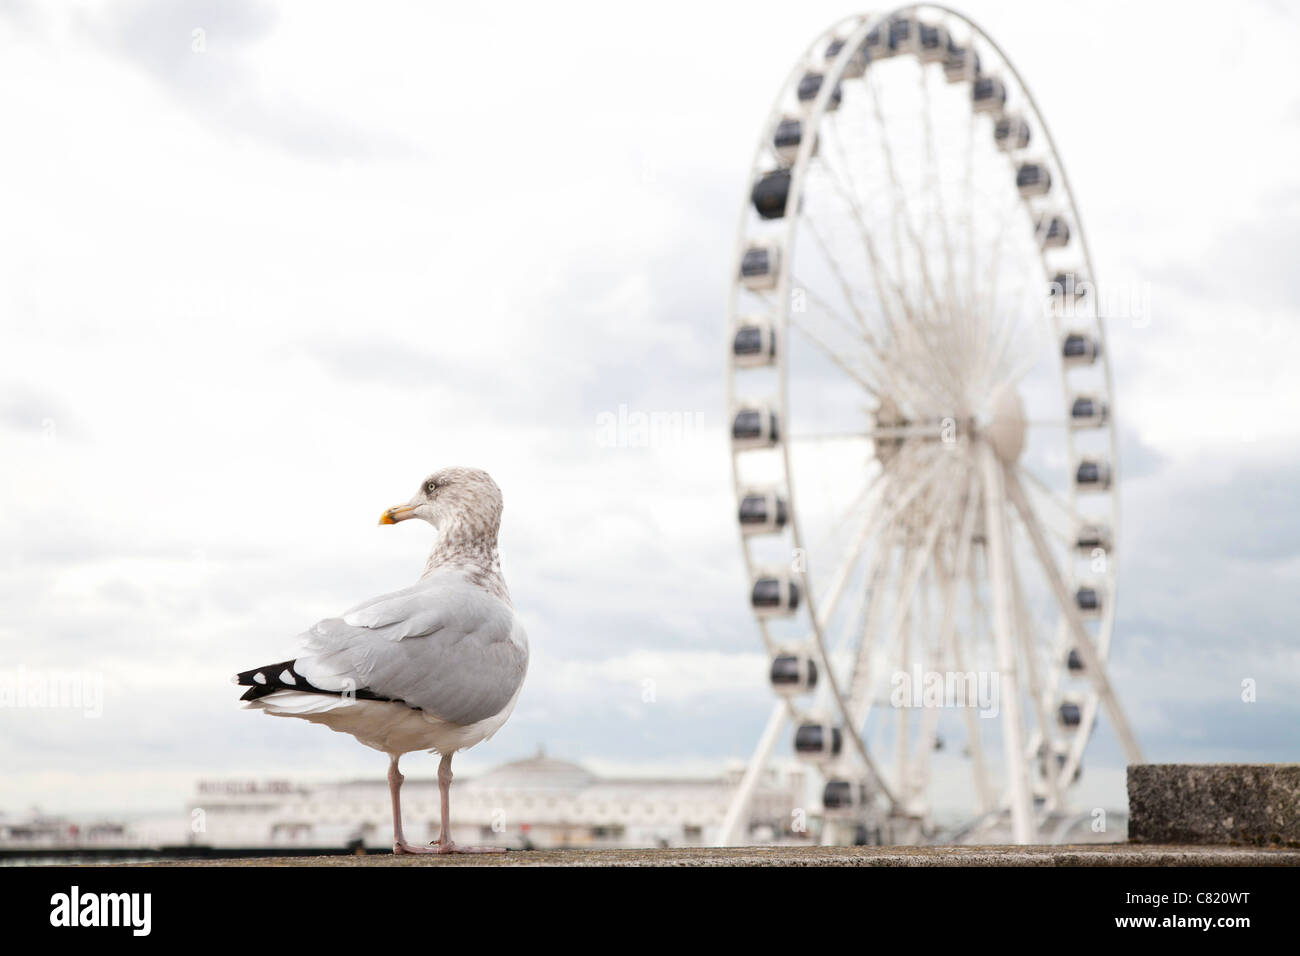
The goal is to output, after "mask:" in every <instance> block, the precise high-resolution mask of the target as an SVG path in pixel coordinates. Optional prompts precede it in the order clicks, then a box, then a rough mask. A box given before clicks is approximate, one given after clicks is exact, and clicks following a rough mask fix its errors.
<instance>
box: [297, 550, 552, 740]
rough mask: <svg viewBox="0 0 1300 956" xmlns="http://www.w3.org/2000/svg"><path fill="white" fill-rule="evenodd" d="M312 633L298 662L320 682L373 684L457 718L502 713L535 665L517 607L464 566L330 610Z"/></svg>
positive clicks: (385, 693)
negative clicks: (339, 612) (338, 611)
mask: <svg viewBox="0 0 1300 956" xmlns="http://www.w3.org/2000/svg"><path fill="white" fill-rule="evenodd" d="M302 640H303V648H304V653H303V654H302V655H301V656H299V657H298V659H297V661H296V662H295V665H294V666H295V668H296V670H297V671H298V673H299V674H301V675H302V676H303V677H305V678H306V679H307V680H308V681H310V682H311V683H312V684H314V685H315V686H317V687H320V688H322V689H324V690H335V691H347V690H349V689H351V690H354V691H359V690H369V691H371V692H373V693H374V694H376V695H378V696H380V697H386V698H388V699H390V700H400V701H404V702H405V703H407V704H408V705H410V706H412V707H418V708H420V709H421V710H423V711H425V712H427V713H429V714H432V715H433V716H435V717H439V718H441V719H443V720H446V721H450V722H451V723H456V724H472V723H474V722H476V721H479V720H484V719H485V718H488V717H491V716H493V715H495V714H498V713H500V712H501V710H502V708H504V707H505V706H506V704H508V703H509V702H510V699H511V698H512V697H514V695H515V692H516V691H517V690H518V689H519V685H520V684H521V683H522V682H523V679H524V672H525V670H527V668H528V641H527V638H526V637H525V636H524V632H523V628H521V627H520V626H519V623H518V621H517V619H516V617H515V613H514V610H513V609H512V608H511V607H510V606H509V605H508V604H506V603H505V602H504V601H501V600H499V599H498V598H496V597H494V596H493V595H491V594H489V593H488V592H487V591H484V590H483V589H482V588H480V587H477V586H476V585H474V584H471V583H470V582H469V581H467V580H466V579H465V577H464V576H463V575H462V574H460V573H459V572H455V571H445V572H438V573H435V574H431V575H429V577H427V578H423V579H421V580H420V581H419V582H417V583H416V584H414V585H412V586H411V587H408V588H403V589H402V590H400V591H394V592H392V593H391V594H385V595H382V596H381V597H377V598H374V599H372V600H370V601H366V602H365V603H363V604H360V605H358V606H357V607H355V608H353V609H352V610H350V611H348V612H347V613H346V614H344V615H343V616H342V617H333V618H326V619H325V620H323V621H320V622H318V623H317V624H315V625H313V626H312V628H311V629H310V630H309V631H307V632H306V633H305V634H303V635H302Z"/></svg>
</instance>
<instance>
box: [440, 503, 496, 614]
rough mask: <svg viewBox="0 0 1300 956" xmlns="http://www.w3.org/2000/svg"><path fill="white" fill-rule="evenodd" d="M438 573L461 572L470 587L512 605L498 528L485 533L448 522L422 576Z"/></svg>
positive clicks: (459, 523)
mask: <svg viewBox="0 0 1300 956" xmlns="http://www.w3.org/2000/svg"><path fill="white" fill-rule="evenodd" d="M476 532H477V533H476ZM435 571H460V572H462V573H463V574H464V575H465V577H466V579H467V580H468V581H469V582H470V583H471V584H474V585H475V586H477V587H481V588H482V589H483V590H485V591H487V592H488V593H489V594H491V595H493V596H494V597H497V598H499V599H501V600H502V601H504V602H505V603H506V604H510V603H511V602H510V591H509V589H508V588H506V580H505V578H504V577H502V575H501V552H500V551H499V550H498V548H497V529H496V527H495V526H493V527H492V528H491V531H490V532H488V533H484V529H482V528H478V529H475V528H474V527H472V526H471V525H469V524H467V523H463V522H451V523H448V524H447V526H446V527H444V528H443V529H442V530H441V531H440V532H439V534H438V540H437V541H436V542H434V545H433V550H432V551H430V552H429V559H428V560H427V561H426V562H425V563H424V573H423V574H421V575H420V577H422V578H425V577H428V576H429V575H430V574H433V573H434V572H435ZM512 606H513V605H512Z"/></svg>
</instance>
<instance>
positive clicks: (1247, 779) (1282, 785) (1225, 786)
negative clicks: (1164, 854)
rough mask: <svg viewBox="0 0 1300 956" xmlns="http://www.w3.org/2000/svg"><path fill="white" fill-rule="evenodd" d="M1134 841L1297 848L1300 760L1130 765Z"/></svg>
mask: <svg viewBox="0 0 1300 956" xmlns="http://www.w3.org/2000/svg"><path fill="white" fill-rule="evenodd" d="M1128 836H1129V840H1130V841H1132V842H1133V843H1162V844H1168V843H1182V844H1200V845H1211V844H1217V845H1221V846H1222V845H1248V846H1274V847H1300V764H1294V763H1266V764H1226V763H1225V764H1137V765H1134V766H1130V767H1129V768H1128Z"/></svg>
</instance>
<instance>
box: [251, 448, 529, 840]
mask: <svg viewBox="0 0 1300 956" xmlns="http://www.w3.org/2000/svg"><path fill="white" fill-rule="evenodd" d="M501 503H502V502H501V489H500V488H498V487H497V485H496V482H494V481H493V480H492V478H491V476H489V475H488V473H487V472H485V471H481V470H479V469H477V468H444V469H442V470H441V471H436V472H434V473H433V474H431V475H430V476H429V477H428V478H426V479H425V480H424V481H423V482H421V484H420V490H419V491H417V492H416V493H415V497H413V498H412V499H411V500H410V501H409V502H407V503H406V504H403V505H396V506H394V507H392V508H389V509H388V510H387V511H385V512H384V513H383V515H381V516H380V518H379V523H380V524H381V525H385V524H397V523H398V522H399V521H407V520H409V519H411V518H419V519H421V520H423V521H427V522H429V524H431V525H433V526H434V528H435V529H437V532H438V537H437V540H436V541H435V542H434V546H433V551H432V552H431V553H430V554H429V560H428V561H427V562H426V564H425V566H424V573H423V574H422V575H420V579H419V580H418V581H416V582H415V584H412V585H411V586H410V587H406V588H403V589H402V590H400V591H393V592H391V593H389V594H383V595H380V596H379V597H376V598H371V599H370V600H368V601H363V602H362V603H360V604H358V605H357V606H356V607H354V608H352V609H351V610H349V611H347V612H345V613H344V614H343V615H342V616H340V617H327V618H325V619H324V620H323V621H319V622H317V623H316V624H314V625H312V627H311V628H310V629H309V630H308V631H306V632H305V633H304V634H302V635H301V637H300V641H301V646H302V652H301V653H300V654H299V656H298V657H296V658H294V659H293V660H289V661H283V662H281V663H279V664H268V665H267V666H265V667H258V668H254V669H253V670H248V671H243V672H241V673H239V674H236V675H235V678H234V681H235V683H236V684H238V685H241V686H246V687H247V688H248V690H247V691H246V692H245V693H244V695H243V697H241V698H240V700H245V701H248V704H247V705H246V707H247V708H253V709H257V710H263V711H265V712H266V713H268V714H273V715H275V716H277V717H299V718H302V719H303V720H309V721H311V722H312V723H317V724H324V725H325V726H326V727H329V728H330V729H331V730H335V731H338V732H340V733H346V734H351V735H352V736H353V737H355V738H357V740H359V741H361V743H363V744H365V745H366V746H367V747H373V748H374V749H375V750H379V751H382V752H383V753H386V754H388V761H389V763H388V792H389V795H390V797H391V798H392V802H393V852H394V853H398V854H401V853H504V852H505V850H504V848H502V847H462V846H457V845H456V844H455V843H453V842H452V839H451V819H450V816H451V811H450V793H451V780H452V773H451V758H452V755H453V754H454V753H456V751H458V750H464V749H466V748H468V747H472V746H474V745H475V744H477V743H479V742H480V741H483V740H486V739H488V738H489V737H491V736H492V735H493V734H494V733H496V732H497V731H498V730H500V729H501V726H502V725H503V724H504V723H505V722H506V720H507V719H508V718H509V716H510V713H511V711H513V710H514V707H515V701H516V700H518V699H519V691H520V689H521V688H522V687H523V683H524V674H525V673H526V672H527V670H528V638H527V636H526V635H525V634H524V630H523V628H522V627H521V626H520V624H519V619H518V617H517V616H516V614H515V610H514V605H513V604H512V603H511V601H510V592H509V591H507V590H506V582H505V579H504V578H503V577H502V576H501V566H500V558H499V555H498V552H497V532H498V530H499V529H500V527H501ZM415 750H425V751H431V752H434V753H437V754H439V755H440V756H441V760H440V762H439V764H438V791H439V794H440V796H441V817H442V823H441V828H440V830H439V834H438V839H437V840H435V841H434V842H433V843H432V844H431V845H430V846H427V847H426V846H417V845H413V844H410V843H408V842H407V841H406V838H405V837H404V836H403V834H402V804H401V790H402V781H403V779H405V778H404V777H403V776H402V773H401V771H400V770H399V769H398V761H399V760H400V759H401V758H402V755H403V754H407V753H410V752H412V751H415Z"/></svg>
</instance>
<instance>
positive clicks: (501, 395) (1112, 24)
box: [0, 0, 1300, 812]
mask: <svg viewBox="0 0 1300 956" xmlns="http://www.w3.org/2000/svg"><path fill="white" fill-rule="evenodd" d="M965 6H966V8H967V10H968V12H969V13H970V14H971V16H972V17H973V19H975V20H976V21H977V22H979V23H981V25H982V26H984V27H985V29H986V30H987V31H988V32H989V33H990V34H991V35H992V36H993V37H994V38H995V39H997V41H998V42H999V43H1000V45H1001V46H1002V47H1003V48H1004V50H1005V51H1006V52H1007V54H1008V55H1009V56H1010V58H1011V59H1012V61H1013V62H1015V63H1016V65H1017V66H1018V68H1019V70H1020V71H1021V73H1022V74H1023V75H1024V76H1025V78H1026V79H1027V81H1028V83H1029V84H1030V86H1031V87H1032V89H1033V90H1034V93H1035V96H1036V98H1037V100H1038V102H1039V105H1040V106H1041V108H1042V110H1043V113H1044V115H1045V117H1046V119H1047V121H1048V122H1049V123H1050V124H1051V125H1052V128H1053V131H1054V134H1055V136H1056V139H1057V141H1058V145H1059V147H1060V151H1061V155H1062V158H1063V160H1064V162H1065V164H1066V166H1067V168H1068V169H1069V172H1070V176H1071V179H1072V182H1073V186H1074V189H1075V193H1076V197H1077V199H1078V201H1079V204H1080V210H1081V212H1082V215H1083V218H1084V220H1085V222H1086V225H1087V228H1088V232H1089V239H1090V244H1091V246H1092V250H1093V254H1094V257H1095V259H1096V264H1097V268H1098V271H1099V274H1100V276H1101V277H1102V280H1103V282H1110V283H1113V284H1123V285H1126V286H1127V287H1129V288H1138V289H1149V295H1150V299H1149V302H1150V314H1149V316H1148V317H1144V319H1143V320H1142V321H1139V322H1117V323H1115V324H1114V325H1113V326H1112V328H1111V336H1112V353H1113V362H1114V368H1115V373H1116V377H1117V382H1116V394H1117V401H1116V406H1117V407H1116V412H1117V420H1118V422H1119V424H1120V429H1121V435H1122V449H1123V453H1124V457H1123V459H1122V466H1123V467H1124V468H1125V471H1124V475H1123V483H1122V490H1121V494H1122V509H1123V514H1124V516H1125V524H1124V530H1123V536H1122V539H1121V549H1122V550H1121V561H1122V564H1121V571H1120V579H1121V583H1120V588H1121V595H1120V608H1119V621H1118V626H1117V632H1116V638H1115V646H1114V653H1113V678H1114V680H1115V682H1116V684H1117V685H1118V687H1119V689H1120V692H1121V694H1122V696H1123V699H1124V701H1125V704H1126V707H1127V709H1128V712H1129V716H1130V719H1131V721H1132V722H1133V724H1134V727H1135V730H1136V732H1137V734H1138V736H1139V738H1140V739H1141V742H1142V744H1143V746H1144V748H1145V751H1146V755H1147V757H1148V759H1153V760H1159V761H1181V760H1191V761H1216V760H1251V761H1294V760H1297V759H1300V737H1298V736H1297V734H1296V732H1295V731H1296V727H1297V724H1298V723H1300V641H1298V640H1297V637H1296V633H1295V628H1296V622H1297V621H1298V620H1300V586H1298V582H1297V578H1298V577H1300V509H1297V508H1296V504H1295V499H1296V493H1295V489H1296V487H1297V485H1298V484H1300V452H1298V451H1297V447H1296V439H1297V437H1300V417H1298V416H1297V412H1300V376H1297V375H1296V374H1295V372H1294V366H1295V363H1296V361H1297V357H1300V307H1297V305H1296V298H1295V276H1296V266H1295V263H1296V260H1297V256H1298V255H1300V161H1298V160H1300V75H1298V74H1297V72H1296V69H1295V62H1294V51H1295V49H1296V48H1297V46H1298V45H1300V28H1298V26H1297V14H1296V13H1295V12H1294V8H1292V7H1289V6H1288V5H1286V4H1283V3H1250V4H1245V5H1240V6H1237V7H1233V8H1232V12H1231V13H1230V14H1225V8H1224V7H1223V6H1222V5H1218V4H1216V5H1214V6H1210V5H1208V4H1206V5H1194V4H1177V5H1175V4H1172V3H1167V4H1157V3H1144V4H1133V3H1096V4H1088V5H1086V8H1085V7H1083V6H1081V5H1080V4H1077V3H1067V2H1035V3H1005V2H997V3H995V2H982V0H972V2H971V3H969V4H966V5H965ZM1084 9H1086V10H1087V12H1088V16H1087V18H1086V19H1085V18H1083V17H1082V16H1081V11H1082V10H1084ZM852 12H854V8H853V7H852V6H851V5H846V4H842V3H829V2H819V0H801V2H799V3H794V2H785V3H756V2H746V3H708V4H701V3H661V4H657V5H655V6H654V7H653V9H649V8H647V9H641V8H637V10H636V13H635V14H633V13H632V8H629V7H627V6H625V5H620V4H610V3H604V4H596V3H593V4H582V5H579V4H574V3H565V2H555V3H550V4H526V3H519V4H503V3H494V4H491V5H484V4H456V5H449V4H418V3H371V4H367V5H366V12H365V18H364V19H360V18H359V14H358V12H357V8H356V7H355V6H348V7H344V6H342V5H335V4H323V3H311V4H306V3H302V4H281V5H272V4H268V3H262V2H256V0H224V2H216V0H211V2H196V0H184V2H173V0H134V2H131V0H127V2H118V3H113V4H111V5H109V4H98V3H68V4H44V3H40V4H38V3H35V2H14V0H0V128H3V130H4V134H3V139H4V147H3V154H2V155H3V160H2V161H0V169H2V170H3V175H0V330H2V336H0V461H2V462H3V467H2V468H0V541H2V542H3V546H2V547H0V655H2V657H0V668H14V667H17V666H20V665H21V666H23V667H26V668H29V669H33V670H39V669H53V668H77V669H84V670H88V671H93V672H97V673H102V674H103V675H104V679H105V700H104V704H103V716H102V718H100V719H98V720H92V719H87V718H85V717H83V716H81V715H80V714H79V713H78V712H75V711H39V710H31V709H27V710H19V709H3V710H0V766H3V768H4V770H3V777H2V778H0V811H6V812H15V811H21V810H24V809H25V808H27V807H29V806H31V805H34V804H39V805H40V806H42V807H43V808H46V809H51V810H84V809H95V808H98V809H105V808H123V809H136V810H140V809H153V808H157V809H176V808H179V807H180V806H181V805H182V804H183V801H184V800H185V798H186V797H187V796H188V795H189V794H190V792H191V790H192V787H193V783H194V781H195V779H196V778H198V777H222V776H224V777H237V778H264V777H287V776H302V777H306V776H313V777H324V778H333V777H341V776H359V775H377V774H380V773H382V772H383V768H384V763H383V758H382V757H381V756H379V755H378V754H375V753H373V752H371V751H368V750H366V749H365V748H364V747H361V746H360V745H358V744H356V743H355V742H354V741H352V740H351V739H350V738H344V737H341V736H338V735H334V734H330V733H327V732H325V731H324V730H323V729H322V728H317V727H310V728H309V727H306V726H304V725H301V724H299V723H298V722H294V721H283V720H271V719H268V718H266V717H264V716H261V715H257V714H250V713H245V712H242V711H241V710H240V709H239V708H238V707H237V706H236V704H235V699H236V697H237V694H236V692H235V691H234V689H233V688H232V687H231V686H230V684H229V675H230V674H232V673H233V672H234V671H236V670H241V669H245V668H247V667H251V666H256V665H259V664H262V663H266V662H268V661H275V660H282V659H285V658H287V657H289V656H292V653H293V650H294V642H293V637H294V635H296V634H297V633H299V632H300V631H302V630H303V629H304V628H306V627H307V626H308V625H310V624H311V623H312V622H313V621H315V620H316V619H318V618H320V617H323V616H326V615H328V614H333V613H337V612H338V611H340V610H341V609H343V608H344V607H347V606H350V605H351V604H353V603H355V602H356V601H358V600H360V599H361V598H364V597H366V596H368V595H371V594H374V593H378V592H381V591H386V590H391V589H393V588H394V587H398V586H401V585H403V584H405V583H407V582H409V581H410V580H412V579H413V578H414V577H415V576H416V575H417V574H418V573H419V570H420V568H421V566H422V561H423V557H424V555H425V553H426V552H427V550H428V547H429V544H430V538H431V532H430V531H429V529H427V528H425V527H423V526H420V527H415V526H413V525H412V524H407V525H402V526H400V527H396V528H379V527H377V526H376V524H375V522H376V519H377V516H378V514H379V513H380V511H381V510H383V509H384V508H386V507H388V506H389V505H392V504H394V503H397V502H400V501H403V500H405V499H406V498H408V497H409V496H410V495H411V494H412V493H413V492H414V490H415V488H416V486H417V484H418V482H419V481H420V479H421V478H422V477H423V476H424V475H425V474H426V473H428V472H429V471H431V470H433V469H435V468H437V467H440V466H442V465H447V464H473V465H478V466H481V467H484V468H486V469H488V470H489V471H490V472H491V473H492V474H493V475H494V476H495V477H496V479H497V481H498V482H499V484H500V485H501V487H502V488H503V490H504V493H505V499H506V512H505V518H504V527H503V534H502V549H503V555H504V567H505V572H506V576H507V579H508V581H509V583H510V587H511V590H512V593H513V596H514V599H515V603H516V604H517V606H518V607H519V609H520V611H521V613H522V614H523V615H524V619H525V621H526V624H527V628H528V631H529V634H530V637H531V641H532V653H533V656H532V663H531V667H530V672H529V675H528V681H527V685H526V688H525V690H524V693H523V696H522V697H521V699H520V703H519V706H518V709H517V710H516V712H515V715H514V716H513V718H512V719H511V721H510V722H509V724H507V726H506V727H505V729H504V730H502V731H501V732H500V733H499V734H498V735H497V737H495V738H494V739H493V740H492V741H490V742H489V743H487V744H485V745H482V746H480V747H479V748H478V749H476V750H475V751H471V752H470V753H468V754H467V755H465V756H463V757H461V758H458V763H459V765H460V768H461V770H462V771H464V772H467V773H468V772H472V771H473V770H474V769H476V768H477V769H482V768H485V767H487V766H490V765H492V764H495V763H497V762H500V761H503V760H506V759H510V758H513V757H518V756H522V755H525V754H527V753H529V752H531V751H533V750H534V749H535V748H536V747H537V746H538V745H539V744H545V745H546V747H547V749H548V750H549V751H550V752H552V753H555V754H558V755H560V756H564V757H568V758H572V759H579V760H582V761H584V762H586V763H587V764H589V765H590V766H592V767H593V768H595V769H598V770H603V771H611V772H617V771H621V772H630V771H642V772H655V773H688V772H692V773H707V772H712V771H715V770H716V769H717V768H718V767H720V766H721V764H722V762H723V761H724V760H726V759H732V758H741V757H744V756H746V755H747V754H748V752H749V750H750V749H751V748H752V746H753V744H754V742H755V740H756V738H757V736H758V733H759V731H760V729H761V727H762V723H763V721H764V719H765V715H766V712H767V710H768V708H769V706H770V700H771V698H770V694H769V692H768V691H767V689H766V687H765V682H764V676H763V671H764V661H765V657H764V655H763V654H761V653H760V644H759V641H758V635H757V633H756V630H755V627H754V624H753V621H752V618H751V616H750V614H749V612H748V609H747V607H746V603H745V580H744V572H743V569H742V565H741V558H740V553H739V549H738V546H737V540H736V532H735V527H734V518H733V513H734V502H733V500H732V494H731V485H730V473H729V462H728V456H727V444H726V437H725V430H724V410H723V405H724V381H723V367H722V360H721V359H722V354H723V334H724V328H725V323H726V316H725V307H726V306H725V302H726V299H725V296H726V290H727V281H728V273H729V270H730V267H731V256H732V254H733V241H734V240H733V235H732V233H733V229H734V224H735V221H736V213H737V205H738V203H739V202H740V201H741V199H742V195H743V193H744V191H745V189H746V182H745V178H746V176H747V170H748V167H749V162H750V157H751V152H752V149H753V144H754V141H755V138H756V137H757V135H758V133H759V130H760V126H761V124H762V122H763V119H764V116H765V114H766V110H767V108H768V104H769V102H770V100H771V98H772V96H773V94H774V92H775V90H776V88H777V86H778V84H779V83H780V82H781V79H782V78H783V77H784V76H785V74H786V72H787V70H788V69H789V68H790V65H791V64H792V62H793V61H794V59H795V57H797V56H798V55H799V53H800V52H801V50H802V48H803V46H804V45H805V43H807V42H808V41H809V40H810V39H812V38H813V37H814V36H815V35H817V34H818V33H819V32H820V31H821V30H822V29H823V28H824V27H825V26H826V25H827V24H828V23H830V22H832V21H833V20H835V19H836V18H838V17H840V16H843V15H845V14H848V13H852ZM195 30H201V31H203V32H202V34H200V35H198V37H199V39H200V40H201V43H199V44H198V45H199V46H201V47H202V50H201V51H196V49H195V46H196V34H195V33H194V31H195ZM620 405H626V406H628V408H629V409H631V410H639V411H645V412H670V413H671V412H681V413H691V414H692V415H694V416H698V419H697V420H698V421H699V422H700V423H702V425H701V427H699V428H698V429H695V430H694V431H692V432H691V433H690V434H687V435H684V436H683V437H682V439H681V440H680V441H670V442H661V443H658V444H656V445H654V446H652V447H649V448H617V447H615V448H610V447H605V446H604V445H602V444H601V443H600V442H599V441H598V440H597V431H596V423H597V420H598V416H600V415H601V414H602V413H605V412H613V413H617V410H618V408H619V406H620ZM1246 678H1253V679H1255V680H1256V681H1257V682H1258V692H1257V693H1258V699H1257V701H1256V702H1255V703H1243V702H1242V701H1241V690H1240V688H1241V681H1242V680H1243V679H1246ZM646 679H652V680H654V681H655V682H656V689H657V695H656V699H655V701H654V702H653V703H647V702H645V701H643V699H642V689H643V681H645V680H646ZM421 760H424V761H425V763H426V764H427V765H422V764H421V763H420V761H421ZM1085 762H1086V770H1085V776H1084V783H1083V790H1082V791H1081V794H1080V802H1081V803H1083V804H1084V805H1098V804H1104V805H1109V806H1122V805H1123V802H1124V796H1123V769H1122V765H1123V761H1122V758H1121V756H1120V753H1119V750H1118V747H1117V745H1116V743H1115V741H1114V738H1113V735H1112V734H1111V733H1110V730H1109V728H1108V726H1107V725H1106V722H1105V719H1104V718H1103V719H1102V722H1101V726H1100V727H1099V729H1098V732H1097V734H1096V736H1095V739H1094V741H1093V743H1092V745H1091V747H1090V750H1089V753H1088V756H1087V758H1086V760H1085ZM407 763H408V765H409V766H408V767H407V768H406V769H407V772H408V773H410V772H415V773H417V774H426V773H432V771H433V763H432V760H431V759H428V758H421V757H419V756H413V757H410V758H407ZM940 802H942V801H940Z"/></svg>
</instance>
